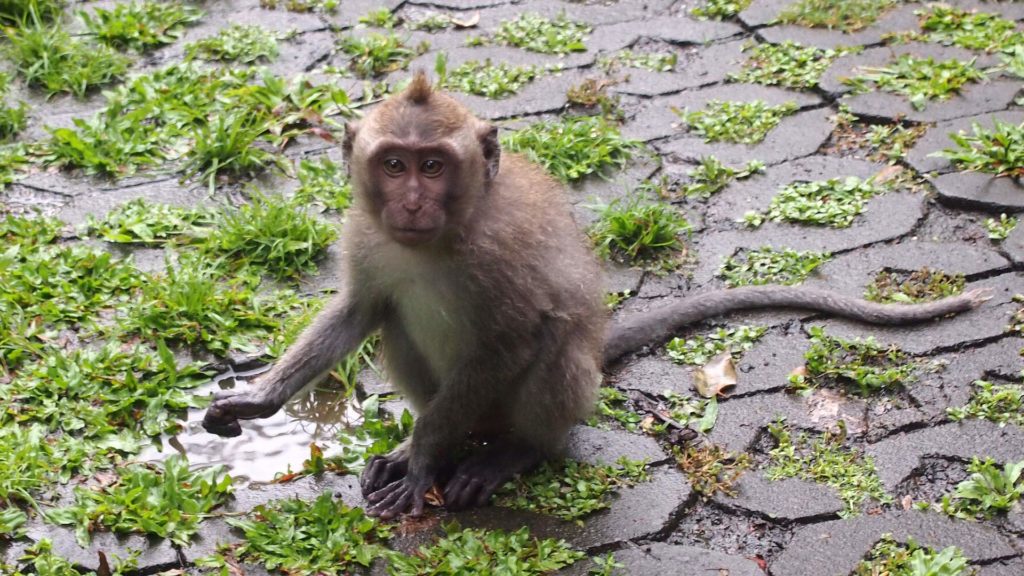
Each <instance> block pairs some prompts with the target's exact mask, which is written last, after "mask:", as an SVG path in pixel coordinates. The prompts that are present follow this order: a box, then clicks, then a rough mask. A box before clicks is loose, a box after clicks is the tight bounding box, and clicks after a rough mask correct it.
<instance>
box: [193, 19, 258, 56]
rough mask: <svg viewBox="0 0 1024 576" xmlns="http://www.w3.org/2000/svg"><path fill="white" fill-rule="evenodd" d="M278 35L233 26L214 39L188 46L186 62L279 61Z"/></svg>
mask: <svg viewBox="0 0 1024 576" xmlns="http://www.w3.org/2000/svg"><path fill="white" fill-rule="evenodd" d="M277 40H278V37H277V34H276V33H274V32H272V31H270V30H267V29H266V28H263V27H261V26H255V25H242V24H232V25H231V26H229V27H227V28H222V29H221V30H220V31H219V32H218V33H217V34H216V35H215V36H210V37H208V38H203V39H201V40H196V41H195V42H190V43H188V44H186V45H185V54H186V56H187V58H189V59H192V58H201V59H203V60H221V61H232V62H241V63H243V64H247V63H251V62H256V61H259V60H273V59H274V58H277Z"/></svg>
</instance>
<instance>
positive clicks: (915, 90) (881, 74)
mask: <svg viewBox="0 0 1024 576" xmlns="http://www.w3.org/2000/svg"><path fill="white" fill-rule="evenodd" d="M857 70H858V74H857V76H855V77H853V78H847V79H844V80H843V82H844V83H846V84H849V85H850V86H853V89H854V92H857V93H860V92H869V91H871V89H872V87H873V88H875V89H878V90H884V91H886V92H892V93H894V94H901V95H903V96H906V97H907V98H908V99H909V100H910V105H911V106H913V107H914V109H915V110H924V109H925V108H926V107H927V106H928V103H929V102H931V101H932V100H948V99H949V98H951V97H952V96H953V95H955V94H958V93H959V92H960V89H961V88H962V87H963V86H965V85H966V84H968V83H971V82H981V81H983V80H985V77H986V76H985V72H983V71H981V70H978V69H977V68H975V67H974V60H971V61H970V62H961V61H959V60H944V61H941V62H937V61H936V60H935V59H934V58H932V57H927V58H919V57H917V56H913V55H911V54H903V55H901V56H900V57H899V58H897V59H896V61H895V62H893V63H892V64H890V65H889V66H882V67H862V68H858V69H857Z"/></svg>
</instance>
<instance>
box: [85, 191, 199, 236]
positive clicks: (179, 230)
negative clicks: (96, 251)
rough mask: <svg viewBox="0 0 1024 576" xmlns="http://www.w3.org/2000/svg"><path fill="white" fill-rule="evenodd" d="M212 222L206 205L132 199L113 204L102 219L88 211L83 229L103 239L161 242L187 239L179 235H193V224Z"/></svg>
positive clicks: (194, 225)
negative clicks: (185, 206) (111, 208)
mask: <svg viewBox="0 0 1024 576" xmlns="http://www.w3.org/2000/svg"><path fill="white" fill-rule="evenodd" d="M213 222H214V212H213V210H211V209H209V208H182V207H179V206H171V205H168V204H154V203H152V202H149V201H147V200H145V199H143V198H136V199H134V200H130V201H128V202H125V203H124V204H121V205H120V206H117V207H115V208H114V209H113V210H111V211H110V212H108V213H107V214H106V215H105V216H104V217H103V218H97V217H95V216H94V215H92V214H90V215H89V216H88V219H87V224H86V228H85V231H86V233H87V234H95V235H97V236H98V237H100V238H102V239H103V240H106V241H107V242H116V243H139V244H165V243H167V242H173V241H175V240H183V241H187V238H185V239H182V237H183V236H188V235H195V234H196V231H195V229H196V228H197V227H203V226H208V225H210V224H212V223H213Z"/></svg>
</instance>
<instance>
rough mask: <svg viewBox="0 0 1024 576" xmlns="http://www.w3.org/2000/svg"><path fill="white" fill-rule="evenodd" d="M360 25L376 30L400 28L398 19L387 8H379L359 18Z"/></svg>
mask: <svg viewBox="0 0 1024 576" xmlns="http://www.w3.org/2000/svg"><path fill="white" fill-rule="evenodd" d="M359 23H360V24H363V25H365V26H372V27H374V28H384V29H386V30H391V29H392V28H394V27H395V26H398V17H397V16H395V15H394V14H393V13H392V12H391V10H388V9H387V8H378V9H377V10H372V11H370V12H367V13H366V14H364V15H362V16H360V17H359Z"/></svg>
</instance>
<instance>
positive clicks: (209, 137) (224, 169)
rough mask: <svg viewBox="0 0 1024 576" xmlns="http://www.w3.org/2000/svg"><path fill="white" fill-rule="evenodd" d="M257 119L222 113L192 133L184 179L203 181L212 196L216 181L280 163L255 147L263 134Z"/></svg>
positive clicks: (254, 172) (242, 175)
mask: <svg viewBox="0 0 1024 576" xmlns="http://www.w3.org/2000/svg"><path fill="white" fill-rule="evenodd" d="M260 120H261V119H260V118H259V117H254V116H252V115H250V114H246V113H245V112H243V111H238V112H225V113H224V114H223V115H221V116H217V117H216V118H214V120H213V122H212V123H211V124H204V125H200V126H197V127H196V128H194V129H193V131H192V138H191V140H192V148H191V149H190V150H189V151H188V152H186V154H185V156H184V157H183V160H184V165H183V170H184V172H185V175H186V176H187V177H195V178H196V179H197V180H199V181H200V182H205V183H206V184H207V187H208V188H209V190H210V192H211V193H212V192H213V191H214V189H215V188H216V187H217V182H218V180H229V181H230V180H237V179H241V178H246V177H251V176H253V175H255V174H257V173H259V172H262V171H263V170H264V169H266V168H267V166H269V165H270V164H273V163H276V162H279V161H280V160H279V159H278V158H276V157H275V156H274V154H272V153H271V152H268V151H267V150H266V149H264V148H260V147H257V146H254V144H256V142H257V141H258V140H259V139H260V137H261V136H263V135H264V133H265V132H266V125H265V124H263V123H262V122H260Z"/></svg>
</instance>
